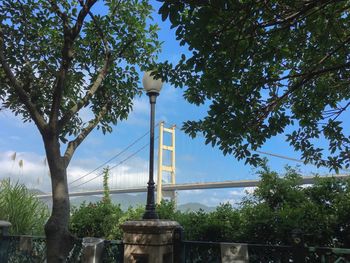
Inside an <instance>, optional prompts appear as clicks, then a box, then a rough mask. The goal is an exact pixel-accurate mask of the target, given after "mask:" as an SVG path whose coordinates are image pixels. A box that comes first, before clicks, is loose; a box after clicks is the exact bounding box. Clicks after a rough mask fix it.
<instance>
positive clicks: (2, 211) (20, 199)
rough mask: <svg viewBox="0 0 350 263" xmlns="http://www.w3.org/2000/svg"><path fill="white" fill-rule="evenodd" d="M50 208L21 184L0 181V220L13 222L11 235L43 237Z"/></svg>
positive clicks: (7, 180)
mask: <svg viewBox="0 0 350 263" xmlns="http://www.w3.org/2000/svg"><path fill="white" fill-rule="evenodd" d="M48 217H49V210H48V207H47V206H46V205H45V204H44V203H42V202H41V201H40V200H39V199H37V198H36V197H35V194H33V193H30V192H29V191H28V189H27V188H26V187H25V186H24V185H23V184H19V183H15V184H12V183H11V181H10V180H9V179H5V180H2V181H0V220H6V221H9V222H11V224H12V226H11V228H10V233H11V234H18V235H26V234H27V235H29V234H30V235H43V234H44V225H45V223H46V221H47V219H48Z"/></svg>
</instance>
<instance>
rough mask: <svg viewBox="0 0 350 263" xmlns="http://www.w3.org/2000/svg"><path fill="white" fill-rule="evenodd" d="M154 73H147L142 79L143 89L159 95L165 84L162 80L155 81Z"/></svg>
mask: <svg viewBox="0 0 350 263" xmlns="http://www.w3.org/2000/svg"><path fill="white" fill-rule="evenodd" d="M151 73H152V71H146V72H145V73H144V75H143V78H142V84H143V88H144V89H145V91H146V92H147V93H158V94H159V92H160V90H161V89H162V85H163V82H162V80H161V79H154V78H153V76H151Z"/></svg>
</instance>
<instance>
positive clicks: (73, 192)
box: [37, 122, 349, 203]
mask: <svg viewBox="0 0 350 263" xmlns="http://www.w3.org/2000/svg"><path fill="white" fill-rule="evenodd" d="M157 127H159V134H158V136H157V137H156V139H157V140H158V165H157V167H158V169H157V175H156V193H157V195H156V197H157V200H156V201H157V203H160V202H161V200H162V199H163V197H170V198H171V199H175V196H176V192H178V191H185V190H199V189H200V190H202V189H218V188H245V187H256V186H257V185H258V184H259V180H257V179H254V180H225V181H212V182H194V183H176V166H175V160H176V158H175V157H176V155H175V151H176V147H175V133H176V126H175V125H173V126H171V127H169V128H166V127H165V126H164V122H160V123H159V124H157ZM148 134H149V133H148V132H147V133H145V134H143V135H142V136H140V137H139V138H137V139H136V140H135V141H133V142H132V143H130V144H129V145H128V146H127V147H125V148H124V149H123V150H122V151H120V152H119V153H118V154H116V155H114V156H113V157H112V158H110V159H108V160H107V161H105V162H104V163H102V164H101V165H99V166H98V167H96V168H95V169H93V170H91V171H90V172H88V173H86V174H84V175H82V176H80V177H78V178H77V179H75V180H73V181H71V182H69V187H70V194H69V195H70V197H77V196H91V195H102V194H103V190H102V189H98V190H84V191H82V190H79V191H78V190H77V189H79V188H81V187H82V186H83V185H86V184H88V183H90V182H93V181H94V180H96V179H101V177H102V176H103V172H99V173H97V174H96V172H98V171H100V170H101V169H103V168H104V167H106V165H107V164H109V163H111V162H112V161H113V160H115V159H117V158H119V157H120V156H122V155H123V154H125V153H126V152H127V151H128V150H129V149H130V148H131V147H133V146H134V145H136V144H138V143H139V142H140V141H141V140H142V139H143V138H145V137H146V136H147V135H148ZM166 134H168V135H170V145H166V144H165V143H164V141H165V140H164V137H165V135H166ZM148 147H149V144H145V145H143V146H142V147H140V148H139V149H137V150H136V151H134V152H133V153H132V154H129V155H128V156H127V157H125V158H124V159H122V160H121V161H119V162H118V163H116V164H114V165H113V166H111V167H109V170H112V169H114V168H116V167H118V166H120V165H121V164H123V163H125V162H126V161H128V160H130V159H131V158H133V157H135V156H137V155H138V154H139V153H140V152H141V151H142V150H144V149H146V148H148ZM166 153H167V154H168V155H169V154H170V158H168V159H170V165H165V164H164V159H165V158H164V157H165V154H166ZM258 153H260V154H265V155H270V156H273V157H278V158H282V159H286V160H290V161H295V162H302V161H301V160H298V159H295V158H290V157H288V156H281V155H278V154H273V153H268V152H262V151H259V152H258ZM164 173H170V178H168V180H165V179H164V178H165V176H163V175H164ZM144 175H146V174H144ZM333 176H335V177H336V178H339V179H345V178H348V177H349V175H346V174H342V175H333ZM146 177H147V176H144V179H145V180H146ZM315 178H316V177H314V176H304V177H302V180H301V182H300V183H301V184H313V183H314V182H315ZM145 180H144V181H143V182H141V181H140V182H139V183H138V186H130V187H119V188H111V189H110V194H121V193H142V192H147V185H146V182H145ZM51 196H52V195H51V194H39V195H37V197H38V198H43V199H45V198H49V197H51Z"/></svg>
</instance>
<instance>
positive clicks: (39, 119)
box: [0, 27, 47, 134]
mask: <svg viewBox="0 0 350 263" xmlns="http://www.w3.org/2000/svg"><path fill="white" fill-rule="evenodd" d="M4 46H5V43H4V37H3V30H2V28H1V27H0V63H1V65H2V68H3V69H4V72H5V74H6V77H7V78H8V79H9V84H10V85H11V86H12V87H13V89H14V90H15V92H16V94H17V96H18V98H19V100H20V102H21V103H23V104H24V106H25V107H26V108H27V110H28V112H29V114H30V117H31V118H32V120H33V121H34V122H35V124H36V126H37V127H38V129H39V131H40V133H41V134H43V133H44V131H45V128H46V125H47V123H46V121H45V119H44V117H43V116H42V115H41V114H40V113H39V111H38V110H37V108H36V105H35V104H34V103H33V102H32V101H31V99H30V97H29V96H28V94H27V93H26V92H25V90H24V89H23V87H22V84H21V83H20V82H19V81H18V80H17V79H16V77H15V75H14V74H13V72H12V70H11V68H10V66H9V65H8V64H7V62H6V59H5V55H4Z"/></svg>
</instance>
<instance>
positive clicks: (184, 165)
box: [0, 2, 328, 206]
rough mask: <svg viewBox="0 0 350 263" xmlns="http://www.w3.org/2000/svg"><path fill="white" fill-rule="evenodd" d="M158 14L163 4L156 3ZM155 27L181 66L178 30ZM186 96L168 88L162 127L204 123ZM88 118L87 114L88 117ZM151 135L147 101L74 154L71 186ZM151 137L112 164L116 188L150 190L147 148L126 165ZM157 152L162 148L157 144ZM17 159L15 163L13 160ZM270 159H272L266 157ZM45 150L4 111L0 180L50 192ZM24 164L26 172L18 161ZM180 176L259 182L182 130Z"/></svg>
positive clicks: (96, 183)
mask: <svg viewBox="0 0 350 263" xmlns="http://www.w3.org/2000/svg"><path fill="white" fill-rule="evenodd" d="M152 3H153V5H154V7H155V9H158V8H157V7H159V3H156V2H152ZM154 21H155V22H157V23H158V24H159V26H160V28H161V30H160V32H159V38H160V40H161V41H164V44H163V48H162V53H161V54H160V56H159V61H164V60H169V61H171V62H176V61H177V60H178V59H179V57H180V54H181V52H187V51H186V50H184V48H180V47H179V45H178V43H177V42H176V40H175V35H174V30H170V24H169V23H168V22H162V21H161V19H160V16H159V15H157V14H156V12H155V13H154ZM182 95H183V90H181V89H175V88H174V87H172V86H171V85H169V84H167V83H165V84H164V86H163V90H162V92H161V94H160V96H159V97H158V100H157V113H156V114H157V115H156V120H157V122H159V121H161V120H163V121H165V123H166V126H171V125H173V124H176V125H177V126H178V127H179V128H180V126H181V123H182V122H183V121H186V120H189V119H193V120H196V119H199V118H201V117H202V116H204V115H205V113H206V109H205V107H196V106H194V105H190V104H188V103H187V102H186V101H185V100H184V99H183V97H182ZM87 114H88V113H87ZM148 129H149V104H148V98H147V97H146V95H143V96H142V97H140V98H137V99H136V100H135V101H134V110H133V112H132V113H131V114H130V116H129V118H128V119H127V120H126V121H123V122H121V123H119V124H118V125H117V126H116V127H114V130H113V132H112V133H111V134H107V135H105V136H104V135H102V133H101V132H100V131H94V132H93V133H92V134H90V136H89V137H88V138H87V140H86V141H85V142H83V144H82V145H81V146H80V148H79V149H78V150H77V152H76V153H75V156H74V158H73V160H72V163H71V165H70V167H69V170H68V175H69V179H68V181H69V182H72V181H73V180H76V179H77V178H79V177H81V176H83V175H85V174H87V173H88V172H90V171H92V170H93V169H94V168H96V167H97V166H99V165H100V164H101V163H103V162H105V161H106V160H108V159H110V158H111V157H113V156H114V155H116V154H118V153H119V152H120V151H121V150H123V149H124V148H125V147H127V146H128V145H129V144H130V143H132V142H133V141H134V140H136V139H137V138H139V137H140V136H142V135H143V134H145V133H146V132H147V131H148ZM148 140H149V139H148V137H147V136H146V137H144V138H143V139H142V140H141V141H140V142H138V143H137V144H136V145H134V146H133V147H132V148H130V149H129V150H128V151H126V152H125V153H124V154H123V155H121V156H120V157H119V158H117V159H115V160H113V161H112V162H110V163H109V165H110V166H113V165H118V166H117V167H116V168H115V169H113V170H112V171H111V175H112V176H111V178H110V184H111V187H112V188H113V187H116V188H118V187H130V186H133V185H135V184H137V185H146V181H147V176H148V173H147V169H148V161H147V160H148V148H147V149H144V150H142V151H140V152H139V153H138V154H137V155H136V156H134V157H133V158H131V159H130V160H128V161H125V162H123V163H121V161H122V160H124V159H126V157H128V156H129V155H131V154H133V153H134V152H135V151H137V150H138V149H140V148H141V147H142V146H143V145H145V144H147V143H148ZM156 149H157V143H156ZM262 150H263V151H266V152H270V153H274V154H280V155H285V156H289V157H292V158H296V159H299V158H300V154H299V153H296V152H294V151H293V149H292V148H291V147H289V146H288V144H287V143H286V142H285V137H284V136H278V137H275V138H273V139H271V140H270V141H268V143H266V145H265V146H264V147H263V148H262ZM14 153H16V160H12V157H13V154H14ZM267 157H268V156H267ZM44 159H45V155H44V148H43V143H42V141H41V137H40V135H39V133H38V131H37V130H36V128H35V127H34V125H33V124H31V123H25V124H23V123H22V121H21V120H20V118H19V117H16V116H14V115H13V114H12V113H11V112H10V111H0V167H2V172H1V173H0V179H1V178H4V177H11V178H13V179H14V180H19V181H20V182H23V183H25V184H26V185H27V186H28V187H30V188H39V189H41V190H43V191H49V189H50V182H49V177H48V168H47V166H46V164H45V162H44ZM268 159H269V165H270V167H271V168H272V169H273V170H276V171H279V172H282V171H283V167H284V166H285V165H291V166H295V165H297V164H298V163H296V162H292V161H288V160H283V159H279V158H275V157H268ZM20 160H23V167H20V166H19V164H18V163H19V161H20ZM176 161H177V162H176V170H177V177H176V178H177V182H179V183H187V182H209V181H224V180H241V179H254V178H257V175H256V173H255V169H254V168H253V167H251V166H248V165H244V161H237V160H235V159H234V157H232V156H223V154H222V153H221V151H220V150H218V149H216V148H212V147H211V146H210V145H205V144H204V139H203V138H201V137H198V138H196V139H191V138H190V137H188V136H187V135H185V134H184V133H183V132H182V131H180V129H177V132H176ZM300 170H301V172H302V173H303V174H304V175H310V174H311V173H321V174H325V173H327V172H328V171H327V169H317V168H315V167H314V166H311V165H307V166H305V165H302V164H301V166H300ZM98 174H99V171H97V172H96V173H92V174H90V175H88V176H86V177H85V178H83V179H82V180H80V181H79V182H77V183H76V184H73V185H72V187H71V191H77V190H84V189H100V188H101V187H102V180H101V177H98V178H97V179H95V180H92V181H91V182H89V183H86V184H85V185H83V186H82V187H76V188H74V187H73V186H77V185H79V184H80V183H83V182H86V181H88V180H90V179H91V178H93V177H96V176H97V175H98ZM244 190H245V189H224V190H223V189H219V190H204V191H186V192H180V193H179V195H178V202H179V203H187V202H201V203H203V204H206V205H209V206H214V205H217V204H219V203H220V202H231V203H234V202H236V201H238V200H239V199H240V198H241V196H242V195H243V194H244Z"/></svg>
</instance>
